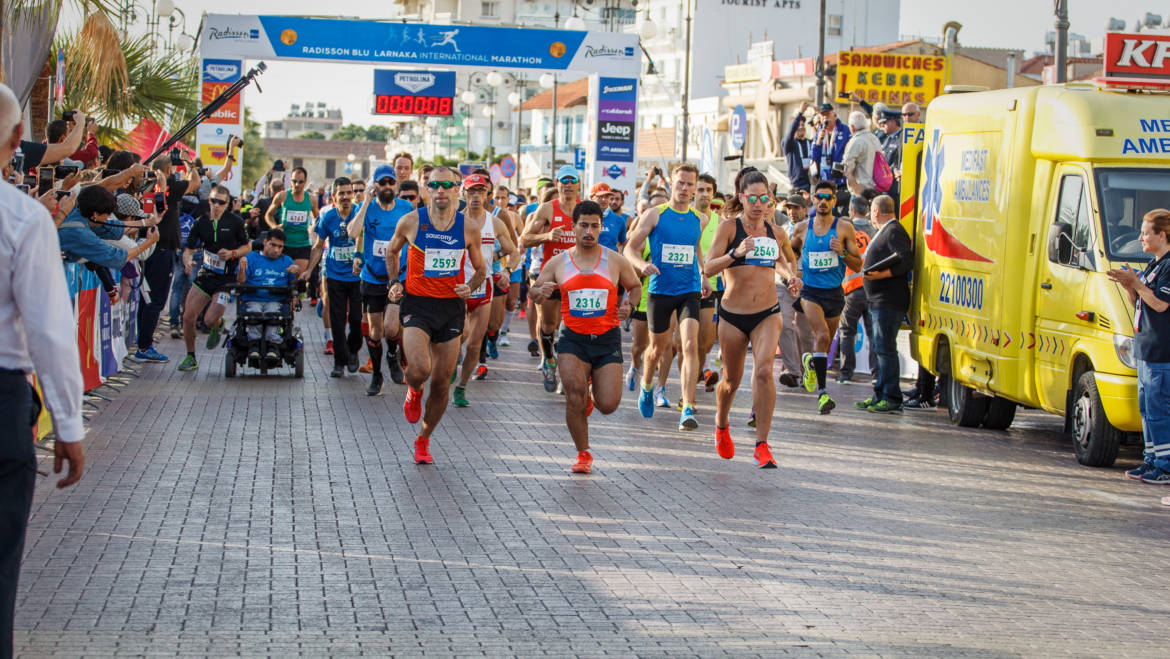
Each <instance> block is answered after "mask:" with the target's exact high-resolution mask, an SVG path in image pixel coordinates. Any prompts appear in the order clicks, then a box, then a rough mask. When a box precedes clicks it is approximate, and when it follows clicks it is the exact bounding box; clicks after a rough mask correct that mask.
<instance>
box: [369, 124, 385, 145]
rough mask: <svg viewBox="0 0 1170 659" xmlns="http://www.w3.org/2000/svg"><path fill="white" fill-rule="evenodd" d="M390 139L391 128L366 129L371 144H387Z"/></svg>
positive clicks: (373, 127)
mask: <svg viewBox="0 0 1170 659" xmlns="http://www.w3.org/2000/svg"><path fill="white" fill-rule="evenodd" d="M389 139H390V127H389V126H377V125H374V126H370V127H369V128H367V129H366V140H368V141H370V142H386V141H388V140H389Z"/></svg>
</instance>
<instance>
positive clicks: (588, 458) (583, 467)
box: [569, 451, 593, 474]
mask: <svg viewBox="0 0 1170 659" xmlns="http://www.w3.org/2000/svg"><path fill="white" fill-rule="evenodd" d="M569 471H571V472H573V473H574V474H588V473H590V472H592V471H593V454H592V453H590V452H589V451H581V452H580V453H578V454H577V464H575V465H573V468H572V469H570V470H569Z"/></svg>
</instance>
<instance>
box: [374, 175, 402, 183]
mask: <svg viewBox="0 0 1170 659" xmlns="http://www.w3.org/2000/svg"><path fill="white" fill-rule="evenodd" d="M397 182H398V181H397V180H396V179H394V178H391V177H389V176H383V177H382V178H380V179H378V185H394V184H395V183H397Z"/></svg>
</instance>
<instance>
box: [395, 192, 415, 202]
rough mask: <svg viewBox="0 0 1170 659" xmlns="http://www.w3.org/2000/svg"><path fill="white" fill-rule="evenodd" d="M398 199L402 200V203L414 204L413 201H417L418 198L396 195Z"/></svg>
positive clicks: (408, 195)
mask: <svg viewBox="0 0 1170 659" xmlns="http://www.w3.org/2000/svg"><path fill="white" fill-rule="evenodd" d="M398 198H399V199H401V200H403V201H406V202H410V203H414V200H415V199H418V197H416V196H414V195H412V194H400V195H398Z"/></svg>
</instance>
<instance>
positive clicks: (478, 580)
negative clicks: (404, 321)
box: [16, 318, 1170, 657]
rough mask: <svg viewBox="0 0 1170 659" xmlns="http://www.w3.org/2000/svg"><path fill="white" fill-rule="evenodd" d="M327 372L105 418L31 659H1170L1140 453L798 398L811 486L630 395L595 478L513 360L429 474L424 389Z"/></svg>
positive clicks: (66, 502)
mask: <svg viewBox="0 0 1170 659" xmlns="http://www.w3.org/2000/svg"><path fill="white" fill-rule="evenodd" d="M304 324H305V325H306V327H312V328H314V331H312V332H308V333H309V334H313V335H317V334H319V331H318V330H317V329H316V328H318V327H319V325H318V324H317V321H316V319H315V318H311V319H309V320H308V321H307V322H305V323H304ZM312 338H317V337H312ZM160 345H161V348H162V350H163V351H164V352H167V353H168V354H170V355H171V356H172V357H176V356H181V354H182V352H181V348H180V346H179V342H177V341H171V340H170V339H167V340H165V341H161V342H160ZM320 348H321V346H320V343H319V342H311V343H310V350H311V353H310V355H309V359H308V360H307V361H308V368H307V373H306V378H305V380H304V381H303V382H301V381H296V380H293V379H291V378H290V377H268V378H260V377H245V378H242V379H237V380H234V381H225V380H224V378H223V376H222V375H221V373H222V361H221V358H220V356H219V355H218V354H217V355H214V356H210V355H205V356H204V357H203V359H202V369H201V370H200V371H198V372H197V373H194V374H180V373H178V372H176V371H175V367H174V365H173V364H172V365H169V366H156V365H144V366H142V367H141V368H140V370H141V372H142V377H141V378H140V379H138V380H135V381H134V382H133V383H132V384H130V385H129V386H128V387H126V388H125V390H124V391H122V392H121V393H119V394H118V395H117V397H116V399H115V400H114V401H113V402H111V403H105V404H104V406H103V407H102V409H101V411H100V413H99V414H97V415H96V416H95V417H94V418H93V419H92V420H91V424H90V431H89V440H88V443H87V452H88V458H89V463H88V469H87V473H86V477H85V479H84V480H83V481H82V483H81V484H80V485H79V486H77V487H74V488H71V489H69V490H66V491H58V490H55V489H54V488H52V487H50V483H49V482H48V481H42V482H41V484H40V487H39V488H38V493H37V499H36V503H35V506H34V509H33V514H32V521H31V529H30V533H29V541H28V546H27V549H26V552H27V556H26V559H25V562H24V572H23V575H22V582H21V590H20V593H19V597H18V602H17V606H18V611H19V613H18V616H17V621H16V622H17V651H18V653H22V654H24V655H27V656H48V655H57V656H79V655H86V656H103V655H119V656H127V655H136V654H151V655H156V654H179V655H190V656H204V655H212V656H227V655H235V654H242V655H246V656H257V655H274V654H281V655H288V656H291V655H296V654H300V655H304V656H324V655H326V654H330V655H338V656H353V655H374V656H385V655H388V654H397V655H440V656H442V655H461V656H464V655H493V656H498V655H511V654H522V655H531V654H552V655H562V656H563V655H589V656H597V655H619V656H630V655H640V656H658V655H693V656H704V657H706V656H713V655H721V654H729V655H737V656H738V655H769V656H775V655H778V654H797V655H822V654H824V655H839V654H870V655H963V656H1005V655H1052V654H1074V655H1082V654H1084V655H1124V654H1144V655H1149V654H1151V653H1153V654H1157V653H1159V652H1160V651H1159V650H1157V648H1158V647H1160V645H1159V644H1160V643H1161V638H1162V637H1163V635H1164V633H1165V621H1166V620H1167V619H1170V604H1168V603H1167V602H1166V601H1165V600H1164V598H1162V597H1161V593H1162V591H1161V589H1160V588H1159V587H1158V586H1157V583H1158V582H1157V580H1154V579H1151V578H1150V576H1149V575H1150V570H1151V567H1152V566H1153V569H1155V570H1156V569H1157V567H1156V566H1158V565H1164V564H1166V563H1167V562H1168V561H1170V542H1167V541H1168V540H1170V530H1168V526H1167V523H1166V520H1167V515H1168V514H1170V510H1166V509H1162V508H1161V506H1160V505H1159V504H1158V502H1157V496H1156V495H1160V494H1162V492H1161V491H1159V490H1158V488H1156V487H1154V486H1148V485H1139V484H1136V483H1130V482H1129V481H1126V480H1125V479H1124V478H1123V477H1122V474H1121V471H1120V468H1121V467H1123V466H1126V465H1129V464H1132V463H1133V462H1134V458H1135V456H1136V453H1135V452H1133V451H1129V452H1127V453H1126V454H1125V455H1126V459H1125V460H1123V461H1122V462H1119V465H1118V468H1115V469H1089V468H1085V467H1081V466H1079V465H1077V463H1076V462H1075V460H1074V459H1073V458H1072V456H1071V452H1070V449H1069V447H1067V446H1066V445H1065V443H1064V442H1063V441H1062V440H1061V439H1060V438H1059V437H1058V436H1057V434H1056V433H1057V431H1058V430H1059V424H1058V422H1057V421H1055V420H1054V419H1053V418H1051V417H1048V416H1043V415H1034V414H1028V415H1024V417H1023V419H1022V420H1021V421H1020V422H1019V424H1018V426H1017V428H1016V429H1014V430H1013V431H1012V432H1010V433H1006V434H1005V433H992V432H982V431H969V430H962V431H961V430H958V429H955V428H953V427H951V426H950V425H949V424H947V422H946V419H945V415H944V414H943V413H917V414H907V415H905V416H903V417H878V418H875V416H874V415H868V414H865V413H860V412H855V411H853V410H849V409H841V410H839V412H838V413H834V414H833V415H832V416H831V417H830V418H827V419H826V418H821V417H818V416H817V415H816V414H815V411H814V409H813V408H814V405H813V401H812V398H811V396H808V395H804V394H792V393H786V394H783V395H782V396H781V398H780V402H779V404H778V408H779V418H780V420H779V421H778V423H777V427H776V428H775V429H774V437H775V441H774V442H773V445H774V446H775V447H776V454H777V456H778V458H779V460H780V463H781V468H780V469H778V470H768V471H762V470H757V469H754V468H753V467H752V465H751V462H750V453H751V443H752V442H751V435H750V434H749V433H748V432H747V431H748V429H747V428H746V426H745V425H744V424H743V421H744V420H745V418H746V414H747V407H746V406H747V403H743V402H741V403H740V404H739V405H738V406H737V409H736V411H735V416H734V417H733V433H734V436H735V437H736V440H737V442H739V446H738V450H739V455H737V457H736V459H735V460H733V461H730V462H728V461H724V460H720V459H719V458H718V457H717V456H716V455H715V451H714V448H713V441H712V436H711V435H712V433H711V417H712V415H713V399H712V394H705V393H700V395H699V414H700V418H701V420H702V421H703V423H704V425H703V428H702V430H701V431H700V432H696V433H683V432H679V431H677V430H676V429H675V428H676V424H677V413H670V414H660V415H658V416H656V417H655V418H654V419H652V420H644V419H642V418H641V417H640V416H639V415H638V412H637V410H636V406H635V401H634V400H632V399H627V400H624V401H623V403H622V407H621V409H620V410H619V411H618V412H617V413H616V414H614V415H612V416H610V417H605V418H596V417H595V418H594V423H593V430H594V447H595V453H596V456H597V465H596V470H595V472H594V474H593V475H592V476H588V477H581V476H574V475H570V474H569V473H568V466H569V464H570V463H571V460H572V457H573V451H572V446H571V443H570V441H569V439H568V436H567V433H566V431H565V428H564V425H563V421H562V416H561V415H562V407H561V404H560V399H559V398H558V397H555V396H552V395H549V394H546V393H545V392H544V391H543V389H542V388H541V386H540V384H539V382H538V377H537V373H536V372H535V370H534V368H533V367H534V364H535V360H533V359H531V358H529V357H528V356H527V353H526V352H525V351H524V350H523V345H514V346H512V347H511V348H509V349H507V350H506V351H505V353H504V354H503V355H502V358H501V360H500V361H499V362H493V363H492V371H491V375H490V378H489V380H487V381H485V382H475V383H473V385H472V388H471V390H470V392H469V396H470V398H471V400H472V404H473V405H472V407H471V408H469V409H464V410H452V411H451V412H449V415H448V417H447V418H446V419H444V421H443V424H442V425H441V426H440V431H439V433H438V434H437V436H436V439H435V441H434V442H433V443H432V452H433V453H434V455H435V459H436V464H435V465H434V466H433V467H421V468H420V467H417V466H415V465H414V464H413V462H412V460H411V456H412V453H411V440H412V439H413V437H414V432H413V429H412V428H411V427H410V426H409V425H408V424H407V423H406V422H405V421H404V419H403V418H402V413H401V402H402V394H403V389H402V388H401V387H395V386H389V387H388V389H387V394H386V395H385V396H383V397H380V398H367V397H366V396H365V395H364V389H365V381H364V379H359V378H358V377H356V376H349V377H347V378H345V379H344V380H342V381H336V380H330V379H329V378H328V377H327V373H328V368H329V366H330V362H329V361H327V359H330V358H325V357H322V356H321V355H320ZM672 388H674V389H675V392H677V388H676V387H672ZM834 391H835V393H836V394H838V398H839V399H840V400H842V401H843V402H846V403H847V402H848V401H850V400H852V399H854V398H855V397H861V396H862V395H863V394H864V388H863V387H858V386H851V387H838V388H836V389H834Z"/></svg>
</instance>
